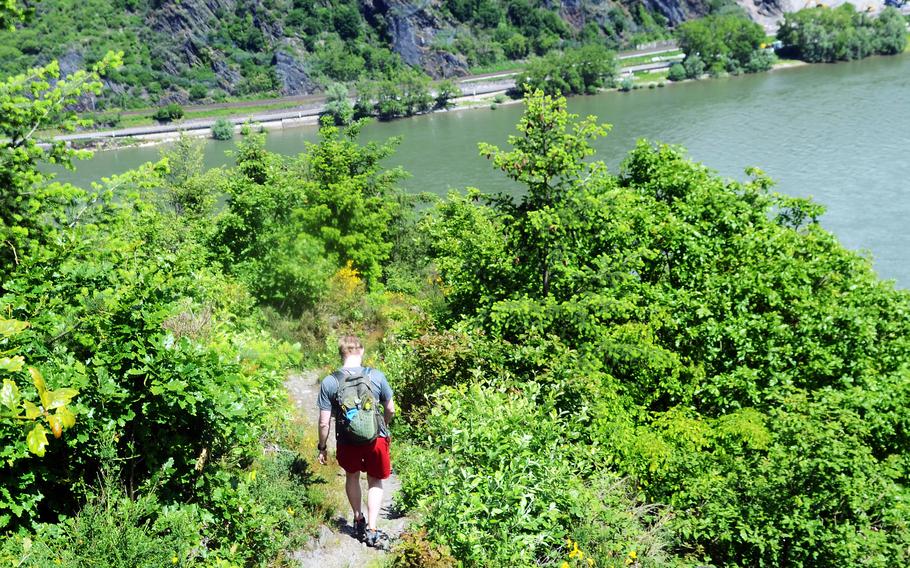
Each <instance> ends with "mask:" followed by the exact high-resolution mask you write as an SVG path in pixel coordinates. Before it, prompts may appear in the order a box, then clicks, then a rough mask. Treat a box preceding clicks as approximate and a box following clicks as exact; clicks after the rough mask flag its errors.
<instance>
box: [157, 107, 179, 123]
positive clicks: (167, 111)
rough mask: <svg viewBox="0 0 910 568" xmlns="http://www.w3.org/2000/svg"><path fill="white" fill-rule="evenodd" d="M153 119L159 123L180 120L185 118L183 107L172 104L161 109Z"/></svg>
mask: <svg viewBox="0 0 910 568" xmlns="http://www.w3.org/2000/svg"><path fill="white" fill-rule="evenodd" d="M153 118H154V119H155V120H157V121H158V122H171V121H174V120H180V119H181V118H183V107H182V106H180V105H178V104H177V103H171V104H169V105H166V106H163V107H161V108H159V109H158V110H157V111H156V112H155V114H154V115H153Z"/></svg>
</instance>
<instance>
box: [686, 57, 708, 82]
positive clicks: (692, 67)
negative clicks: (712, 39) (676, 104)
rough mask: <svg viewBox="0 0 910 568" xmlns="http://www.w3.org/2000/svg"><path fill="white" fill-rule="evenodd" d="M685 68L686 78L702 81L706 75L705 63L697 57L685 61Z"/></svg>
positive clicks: (687, 58)
mask: <svg viewBox="0 0 910 568" xmlns="http://www.w3.org/2000/svg"><path fill="white" fill-rule="evenodd" d="M683 67H684V68H685V70H686V77H688V78H689V79H701V76H702V75H704V74H705V62H704V61H702V59H701V57H699V56H697V55H689V56H687V57H686V59H685V60H683Z"/></svg>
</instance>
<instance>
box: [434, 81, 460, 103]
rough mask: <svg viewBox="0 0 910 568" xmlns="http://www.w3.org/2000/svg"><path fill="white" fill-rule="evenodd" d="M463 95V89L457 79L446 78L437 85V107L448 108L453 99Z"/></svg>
mask: <svg viewBox="0 0 910 568" xmlns="http://www.w3.org/2000/svg"><path fill="white" fill-rule="evenodd" d="M460 96H461V89H459V88H458V85H456V84H455V81H452V80H451V79H446V80H445V81H442V82H441V83H439V85H437V86H436V108H448V107H449V106H451V104H452V103H451V102H450V101H451V100H452V99H454V98H456V97H460Z"/></svg>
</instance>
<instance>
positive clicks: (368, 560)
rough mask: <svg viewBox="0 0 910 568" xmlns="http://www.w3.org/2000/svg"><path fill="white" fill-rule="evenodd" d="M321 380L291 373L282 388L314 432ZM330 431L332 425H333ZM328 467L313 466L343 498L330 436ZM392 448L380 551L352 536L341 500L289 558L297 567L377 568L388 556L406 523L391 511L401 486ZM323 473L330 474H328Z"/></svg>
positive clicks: (340, 473) (341, 476) (310, 373)
mask: <svg viewBox="0 0 910 568" xmlns="http://www.w3.org/2000/svg"><path fill="white" fill-rule="evenodd" d="M321 379H322V377H321V376H320V374H319V373H318V372H317V371H306V372H302V373H295V374H292V375H291V376H290V377H288V380H287V381H286V382H285V387H286V388H287V390H288V393H289V394H290V397H291V400H292V401H293V403H294V406H295V409H296V411H297V412H298V413H299V415H300V416H301V417H303V418H304V421H305V423H306V425H307V427H309V428H312V429H313V432H315V431H316V424H317V422H318V419H319V411H318V410H317V408H316V397H317V396H318V394H319V381H320V380H321ZM333 429H334V425H333ZM328 446H329V464H328V465H327V466H318V465H317V466H315V467H316V468H324V469H321V471H320V470H319V469H317V471H320V473H323V475H325V476H326V477H327V478H328V482H329V483H330V484H335V485H336V487H332V488H331V489H332V490H333V491H334V490H336V489H337V491H338V492H339V493H340V494H341V495H344V470H342V469H341V468H340V467H339V466H338V462H337V461H335V436H334V433H332V434H331V435H330V436H329V442H328ZM314 451H315V450H314ZM394 467H395V447H394V445H393V446H392V468H393V470H392V475H391V477H390V478H389V479H387V480H386V481H385V484H384V487H385V492H384V493H383V499H382V510H381V511H380V513H379V522H378V525H379V529H380V530H381V531H382V532H384V533H385V534H387V535H388V536H389V541H388V543H387V546H385V547H384V549H376V548H370V547H368V546H367V545H365V544H363V543H362V542H360V541H359V540H358V539H357V537H356V536H355V535H354V529H353V527H352V525H351V521H352V519H353V514H352V513H351V509H350V507H349V506H348V505H347V500H346V499H343V500H340V501H339V502H343V503H344V505H343V507H342V508H341V509H340V510H338V509H336V510H335V511H334V513H333V515H332V522H331V524H330V525H328V526H326V525H323V526H322V527H320V530H319V535H318V536H317V537H316V538H314V539H313V540H312V541H311V542H310V544H309V545H308V546H307V547H305V548H303V549H301V550H297V551H294V552H293V553H292V557H293V558H294V559H295V560H297V561H298V562H299V563H300V566H302V567H306V568H348V567H354V566H358V567H360V566H371V565H379V564H380V563H381V562H382V560H383V559H384V558H386V557H387V556H388V554H389V553H388V548H389V546H388V544H391V543H394V542H395V541H396V540H397V539H398V537H399V536H400V535H401V533H402V532H403V531H404V529H405V527H406V525H407V522H408V519H407V517H405V516H403V515H401V514H400V513H399V512H398V511H397V510H396V509H395V505H394V504H395V497H396V496H397V494H398V490H399V489H400V488H401V482H400V481H399V479H398V476H397V475H395V471H394ZM327 472H332V473H328V474H327ZM362 487H363V494H364V505H363V510H364V513H366V500H365V497H366V476H365V475H364V481H363V482H362Z"/></svg>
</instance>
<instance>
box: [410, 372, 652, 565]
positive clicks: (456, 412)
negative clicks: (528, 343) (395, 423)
mask: <svg viewBox="0 0 910 568" xmlns="http://www.w3.org/2000/svg"><path fill="white" fill-rule="evenodd" d="M513 388H516V389H521V388H522V385H521V384H515V385H514V387H513ZM528 394H531V396H527V395H528ZM534 399H535V397H534V395H533V389H532V392H531V393H526V394H525V396H521V395H519V396H509V395H505V394H501V393H498V392H494V391H492V390H490V389H484V388H481V387H479V386H471V387H467V388H461V389H457V390H445V389H444V390H442V391H440V392H438V393H437V394H436V395H435V396H434V409H433V411H432V413H431V414H430V415H429V416H428V418H427V422H426V423H425V424H424V426H423V428H422V430H421V435H422V436H425V439H426V440H427V441H428V442H429V444H428V445H427V446H426V447H421V448H409V449H408V451H405V452H402V454H401V455H400V457H399V466H398V467H399V471H400V475H401V477H402V480H403V483H404V486H403V490H402V492H403V503H404V504H405V505H406V506H409V507H416V508H418V510H420V511H421V513H422V515H421V519H422V520H421V522H420V524H421V525H422V527H423V528H425V530H426V531H427V535H428V537H429V539H430V540H431V541H433V542H437V543H445V544H447V546H449V547H450V548H451V550H452V553H453V555H454V556H455V557H456V558H458V559H459V560H461V561H462V562H463V563H465V564H466V565H474V566H506V565H530V564H533V563H540V562H544V563H551V562H552V563H555V561H556V560H557V559H560V560H561V559H562V558H563V557H567V552H568V551H567V550H566V544H565V543H566V539H567V538H574V539H575V540H580V539H583V540H582V541H581V542H580V545H581V546H582V547H587V548H594V547H596V548H597V551H598V553H600V554H602V556H598V557H597V561H598V564H599V565H606V566H611V565H612V566H617V567H618V566H624V565H625V564H624V563H625V560H626V555H627V552H628V551H629V550H636V551H637V556H638V558H639V562H640V563H641V565H643V566H658V565H668V564H667V563H666V562H665V561H666V557H665V555H664V553H663V552H662V550H661V549H662V547H663V543H662V542H661V538H662V537H661V536H659V531H656V532H655V530H652V529H651V528H650V526H651V525H652V523H653V522H654V521H655V520H656V519H655V518H651V517H650V516H648V515H641V514H640V513H636V512H635V508H636V504H635V502H634V501H632V500H631V499H630V498H629V495H628V494H627V493H626V491H625V487H624V485H623V484H622V483H621V482H620V481H619V480H618V479H617V478H615V477H613V476H610V475H606V476H603V477H601V476H599V475H595V476H594V477H595V478H596V480H595V481H593V482H591V481H584V480H583V476H582V475H580V474H581V472H582V471H584V470H585V458H584V457H582V455H581V454H583V452H584V451H585V450H584V449H583V446H575V445H574V444H573V443H572V440H573V439H574V438H575V436H574V435H573V434H572V432H571V429H572V428H576V427H579V426H576V425H574V424H573V423H572V417H571V416H566V417H565V420H559V419H558V418H557V411H556V410H555V409H553V408H552V407H550V406H549V405H548V404H546V403H543V402H542V401H540V400H539V399H538V400H537V402H535V400H534ZM611 557H612V561H611Z"/></svg>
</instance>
